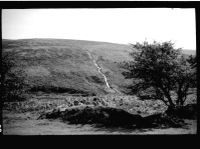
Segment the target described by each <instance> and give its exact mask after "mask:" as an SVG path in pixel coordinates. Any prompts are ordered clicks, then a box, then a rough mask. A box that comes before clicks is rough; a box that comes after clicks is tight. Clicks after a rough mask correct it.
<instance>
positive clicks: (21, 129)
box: [3, 97, 197, 135]
mask: <svg viewBox="0 0 200 149" xmlns="http://www.w3.org/2000/svg"><path fill="white" fill-rule="evenodd" d="M118 98H119V100H116V98H115V100H114V102H113V103H112V102H109V103H108V102H107V100H106V99H109V100H110V97H109V98H104V102H102V100H101V102H99V103H101V104H104V105H103V106H107V104H109V106H112V107H115V108H116V107H117V108H119V109H124V110H126V111H128V112H129V113H131V114H140V115H141V116H143V117H144V116H149V115H152V114H157V113H162V112H163V111H165V110H166V107H164V106H163V105H162V103H158V102H156V103H155V102H149V101H148V102H143V101H138V100H136V99H134V98H133V97H122V98H123V101H122V100H121V99H122V98H121V97H118ZM73 99H75V100H74V101H80V100H79V99H78V98H73ZM73 99H72V98H71V97H70V101H73ZM81 99H82V98H81ZM91 99H92V98H91ZM91 99H88V98H86V100H88V101H89V100H90V102H88V105H91V104H92V101H93V99H94V98H93V99H92V100H91ZM95 100H96V99H95ZM74 101H73V103H75V104H79V103H81V102H74ZM67 103H68V105H69V100H68V99H65V100H51V101H49V99H48V100H46V101H45V100H36V99H33V100H30V101H27V102H21V103H12V104H11V103H6V104H5V106H4V110H3V134H4V135H77V134H80V135H83V134H106V135H107V134H133V135H134V134H137V135H140V134H141V135H143V134H196V132H197V120H195V119H190V120H189V119H183V121H184V123H185V124H184V125H182V126H179V127H176V128H175V127H162V126H159V127H142V128H137V127H136V128H125V127H120V126H117V127H106V126H105V127H104V126H102V127H96V125H94V124H85V125H81V124H70V123H69V122H68V121H63V120H62V119H57V118H55V119H48V118H43V119H40V118H39V117H40V116H41V115H42V114H43V113H44V112H46V111H48V110H52V109H54V108H56V107H58V106H61V107H62V105H63V104H64V105H66V104H67ZM114 103H115V104H114ZM93 104H94V103H93ZM73 106H74V105H73ZM100 106H102V105H100ZM129 107H130V108H129ZM38 118H39V119H38Z"/></svg>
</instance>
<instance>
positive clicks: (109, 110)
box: [39, 106, 182, 128]
mask: <svg viewBox="0 0 200 149" xmlns="http://www.w3.org/2000/svg"><path fill="white" fill-rule="evenodd" d="M43 118H46V119H62V120H63V121H67V122H69V123H71V124H97V125H101V126H106V127H115V126H117V127H140V128H141V127H158V126H161V125H164V126H169V127H180V126H181V125H182V121H177V120H174V119H172V118H171V117H169V116H167V115H165V114H156V115H151V116H147V117H142V116H140V115H138V114H135V115H134V114H131V113H129V112H126V111H125V110H122V109H117V108H113V107H106V106H74V107H58V108H56V109H53V110H51V111H47V112H46V113H44V114H42V115H41V116H40V117H39V119H43Z"/></svg>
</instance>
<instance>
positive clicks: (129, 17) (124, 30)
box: [2, 8, 196, 50]
mask: <svg viewBox="0 0 200 149" xmlns="http://www.w3.org/2000/svg"><path fill="white" fill-rule="evenodd" d="M2 38H3V39H26V38H62V39H79V40H92V41H105V42H113V43H123V44H128V43H135V42H143V41H145V40H146V41H149V42H152V41H153V40H156V41H160V42H162V41H169V40H171V41H172V42H174V43H175V46H176V47H177V48H183V49H192V50H194V49H196V29H195V9H179V8H176V9H171V8H119V9H116V8H115V9H3V10H2Z"/></svg>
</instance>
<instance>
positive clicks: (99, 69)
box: [87, 51, 120, 93]
mask: <svg viewBox="0 0 200 149" xmlns="http://www.w3.org/2000/svg"><path fill="white" fill-rule="evenodd" d="M87 53H88V55H89V58H90V59H91V60H92V62H93V63H94V65H95V66H96V68H97V70H98V72H99V73H100V74H101V75H102V76H103V78H104V81H105V84H106V86H107V88H108V89H110V90H112V91H114V92H116V93H120V92H119V91H118V90H117V89H114V88H111V87H110V85H109V83H108V79H107V77H106V75H105V74H104V73H103V72H102V68H101V67H100V66H99V65H98V64H97V62H96V60H95V59H94V58H93V56H92V54H91V53H90V52H89V51H87Z"/></svg>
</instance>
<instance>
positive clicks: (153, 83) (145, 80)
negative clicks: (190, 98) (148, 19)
mask: <svg viewBox="0 0 200 149" xmlns="http://www.w3.org/2000/svg"><path fill="white" fill-rule="evenodd" d="M132 46H133V48H134V50H135V51H133V52H132V53H130V55H131V56H132V57H133V61H129V62H124V65H123V68H125V69H126V70H127V71H125V72H123V73H122V74H123V75H124V76H125V78H129V79H134V82H133V84H132V85H131V86H130V87H129V88H131V91H132V92H133V93H136V94H137V95H138V96H140V97H142V96H143V95H145V94H146V95H149V96H150V98H151V99H156V100H162V101H163V102H164V103H165V104H166V105H167V106H170V107H175V106H183V104H184V102H185V100H186V98H187V95H188V94H189V92H188V90H189V88H190V87H191V86H192V85H194V84H195V82H196V68H195V67H193V66H194V65H193V64H194V63H193V62H194V58H191V57H189V59H188V58H187V56H185V55H183V54H182V53H181V49H175V48H174V46H173V43H171V42H163V43H158V42H155V41H154V43H152V44H149V43H148V42H144V43H142V44H140V43H136V44H135V45H132ZM174 97H175V99H174Z"/></svg>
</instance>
